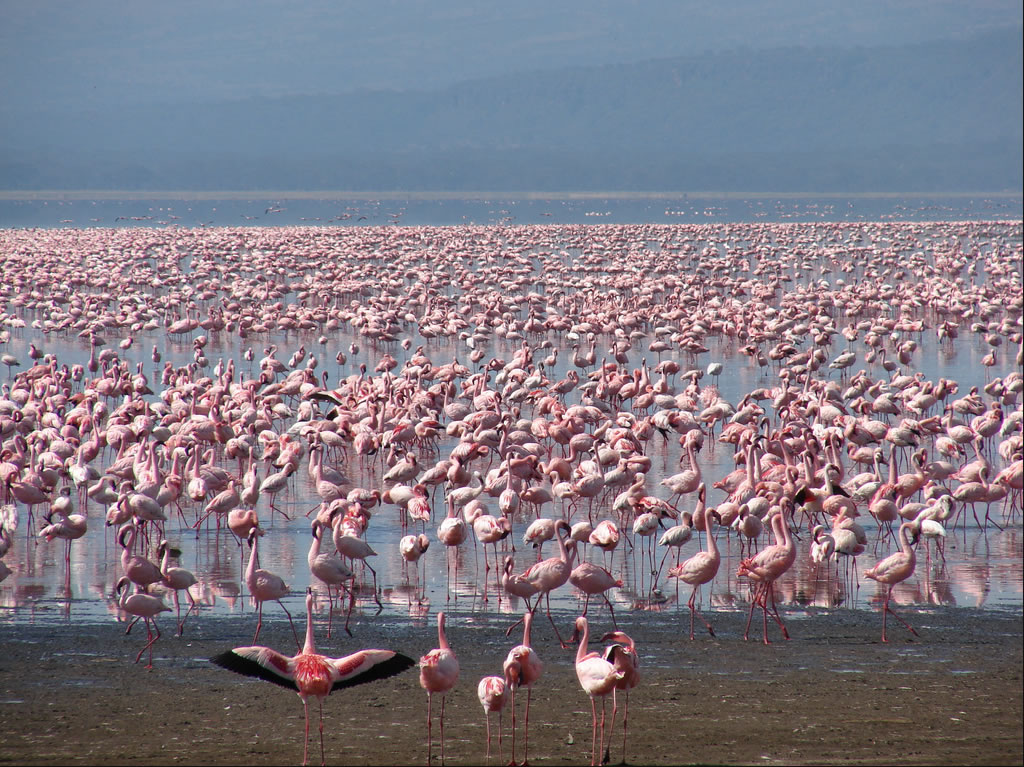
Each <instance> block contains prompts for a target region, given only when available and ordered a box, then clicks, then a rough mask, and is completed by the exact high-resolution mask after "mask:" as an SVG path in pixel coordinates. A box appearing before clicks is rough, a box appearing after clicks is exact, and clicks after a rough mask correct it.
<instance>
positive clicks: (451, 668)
mask: <svg viewBox="0 0 1024 767" xmlns="http://www.w3.org/2000/svg"><path fill="white" fill-rule="evenodd" d="M444 624H445V614H444V612H439V613H438V614H437V644H438V646H437V647H436V648H435V649H433V650H431V651H430V652H428V653H427V654H426V655H424V656H423V657H422V658H420V662H419V667H420V686H421V687H422V688H423V689H424V690H426V691H427V764H430V759H431V753H432V752H431V747H432V745H433V741H432V736H431V727H432V724H433V717H432V714H431V705H432V703H433V699H434V695H438V694H439V695H440V696H441V718H440V727H441V764H444V703H445V696H447V695H448V693H449V692H450V691H451V689H452V688H453V687H454V686H455V683H456V682H457V681H458V680H459V659H458V658H457V657H456V656H455V652H454V651H453V650H452V648H451V647H450V646H449V644H448V637H447V636H446V635H445V630H444Z"/></svg>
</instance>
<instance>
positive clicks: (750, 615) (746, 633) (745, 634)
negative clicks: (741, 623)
mask: <svg viewBox="0 0 1024 767" xmlns="http://www.w3.org/2000/svg"><path fill="white" fill-rule="evenodd" d="M760 588H761V586H760V584H758V586H757V588H756V589H755V590H754V596H753V598H752V599H751V600H750V612H749V613H747V627H746V628H745V629H743V638H744V639H745V640H746V639H748V638H749V635H750V621H751V620H752V619H753V617H754V607H756V606H757V603H758V602H757V594H758V592H759V591H760Z"/></svg>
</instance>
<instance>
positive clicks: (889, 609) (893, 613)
mask: <svg viewBox="0 0 1024 767" xmlns="http://www.w3.org/2000/svg"><path fill="white" fill-rule="evenodd" d="M891 596H892V586H890V587H889V593H888V594H886V596H885V605H884V607H883V608H882V641H883V642H886V641H888V640H887V639H886V638H885V615H886V613H892V615H893V617H894V618H896V620H898V621H899V622H900V623H902V624H903V625H904V626H906V627H907V630H908V631H909V632H910V633H911V634H913V635H914V636H921V635H920V634H918V633H917V632H916V631H915V630H914V627H913V626H911V625H910V624H909V623H907V622H906V621H905V620H903V618H901V617H900V616H899V615H898V614H897V613H896V611H895V610H893V609H892V608H891V607H889V597H891Z"/></svg>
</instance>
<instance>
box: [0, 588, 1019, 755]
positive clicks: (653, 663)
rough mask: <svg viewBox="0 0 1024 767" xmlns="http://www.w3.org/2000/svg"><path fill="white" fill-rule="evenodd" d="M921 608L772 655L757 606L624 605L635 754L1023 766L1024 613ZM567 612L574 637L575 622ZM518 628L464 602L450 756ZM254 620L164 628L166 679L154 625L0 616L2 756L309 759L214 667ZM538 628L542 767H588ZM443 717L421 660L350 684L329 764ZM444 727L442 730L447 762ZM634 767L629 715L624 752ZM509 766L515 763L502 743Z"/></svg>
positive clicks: (295, 739)
mask: <svg viewBox="0 0 1024 767" xmlns="http://www.w3.org/2000/svg"><path fill="white" fill-rule="evenodd" d="M903 609H904V610H906V613H905V614H906V617H907V618H908V619H909V620H910V622H911V623H912V624H913V625H914V626H915V628H917V630H918V631H919V633H920V637H913V636H911V635H910V634H909V633H908V632H906V630H905V629H903V628H902V627H901V626H900V625H899V624H898V623H896V622H892V621H890V625H889V632H890V634H889V638H890V642H889V643H888V644H882V643H881V642H880V641H879V638H880V628H881V620H880V618H879V616H878V614H877V612H875V613H872V612H868V611H863V610H849V611H843V610H835V611H830V612H827V611H824V610H820V611H810V612H803V611H789V612H784V613H783V616H784V618H786V620H787V624H788V627H789V631H790V635H791V636H792V639H791V640H789V641H785V640H783V639H781V637H780V635H779V633H778V629H777V628H776V627H774V626H770V627H769V638H770V639H772V643H771V644H770V645H767V646H766V645H764V644H763V643H762V642H761V625H760V622H759V620H758V618H757V616H755V621H754V625H753V626H752V628H751V640H750V641H744V640H743V638H742V634H743V628H744V624H745V621H746V613H745V612H740V611H729V612H725V611H715V612H712V613H711V614H710V617H711V619H712V621H713V623H714V625H715V628H716V634H717V637H716V638H711V637H710V636H708V635H707V633H706V632H705V633H704V634H698V635H697V639H696V641H693V642H691V641H690V640H689V638H688V636H687V632H688V628H689V620H688V616H686V615H685V614H684V613H676V612H672V613H671V614H668V613H662V614H657V613H648V612H637V613H633V614H627V615H624V616H620V621H619V622H620V628H623V629H624V630H626V631H627V632H629V633H630V634H631V635H632V636H633V637H634V639H635V640H636V642H637V645H638V650H639V652H640V657H641V662H642V673H643V676H642V681H641V683H640V686H639V687H637V688H636V690H634V692H633V694H632V696H631V698H630V703H629V736H628V741H627V744H626V748H627V753H626V759H627V761H628V762H629V763H630V764H693V763H714V764H775V763H781V764H1018V765H1019V764H1021V763H1022V761H1024V748H1022V722H1024V712H1022V695H1024V693H1022V689H1024V688H1022V665H1024V658H1022V646H1024V640H1022V623H1024V621H1022V617H1021V615H1020V614H1018V613H1014V612H1011V613H1000V612H991V611H980V610H978V611H974V610H969V609H946V608H937V609H913V608H903ZM591 617H592V619H593V621H594V627H593V628H594V631H595V632H597V634H598V636H599V635H600V632H603V631H605V630H607V629H609V628H610V625H605V624H607V623H609V621H608V616H607V614H603V615H602V614H600V613H599V614H596V615H592V616H591ZM433 618H434V616H433V615H431V616H430V619H429V620H428V621H416V620H410V619H400V620H394V619H389V620H388V622H387V623H386V624H385V623H384V622H383V621H381V622H380V623H376V622H374V620H373V619H364V620H362V621H361V622H360V623H359V624H358V625H356V626H355V632H354V633H355V637H354V638H348V637H346V636H344V635H341V636H338V635H337V634H335V636H334V637H333V638H332V639H330V640H328V639H327V638H326V636H325V631H324V629H323V627H322V626H321V625H319V623H318V629H317V636H318V650H320V651H321V652H323V653H324V654H328V655H344V654H346V653H347V652H351V651H354V650H356V649H358V648H360V647H389V648H392V649H396V650H399V651H401V652H404V653H406V654H408V655H410V656H412V657H413V658H417V659H418V658H419V656H420V655H421V654H423V653H424V652H426V651H427V650H429V649H431V648H432V647H434V646H435V645H436V641H437V636H436V628H435V624H434V622H433ZM558 619H559V624H560V628H561V629H562V630H563V631H565V632H568V631H569V630H570V627H571V620H572V616H571V615H569V614H568V613H566V614H564V615H561V616H558ZM510 622H511V618H509V617H507V616H500V617H499V616H492V615H485V616H479V615H473V614H470V613H460V612H459V610H458V608H457V607H456V608H454V609H452V610H451V612H450V619H449V629H448V634H449V639H450V641H451V644H452V647H453V648H454V649H455V651H456V652H457V653H458V656H459V659H460V663H461V676H460V679H459V682H458V684H457V685H456V687H455V689H454V690H453V691H452V693H450V695H449V696H448V701H447V706H446V721H445V731H446V736H447V738H446V744H445V750H446V761H447V763H448V764H452V765H459V764H482V763H484V762H485V758H484V754H485V751H484V747H485V736H484V719H483V710H482V708H481V706H480V704H479V702H478V701H477V698H476V685H477V681H478V680H479V679H480V678H481V677H482V676H484V675H487V674H493V673H500V669H501V663H502V661H503V659H504V657H505V654H506V653H507V651H508V649H510V648H511V647H512V646H513V645H514V644H517V643H518V639H519V638H520V637H519V634H518V631H517V632H515V633H514V634H513V636H512V637H511V638H509V639H506V638H505V636H504V629H505V627H507V626H508V625H509V623H510ZM253 628H254V626H253V623H252V616H251V615H250V616H247V617H240V618H238V619H224V620H207V621H202V620H200V621H198V622H196V623H194V624H192V625H190V626H188V627H187V633H186V635H185V637H183V638H178V637H175V636H172V635H171V632H172V631H173V622H172V621H168V620H166V619H165V620H164V621H163V629H164V632H165V633H164V636H163V637H162V638H161V639H160V641H159V642H157V644H156V645H155V651H156V652H155V655H154V668H153V669H152V670H151V671H147V670H146V669H145V668H144V664H145V658H144V659H143V661H142V663H140V664H135V663H133V661H134V659H135V655H136V653H137V651H138V649H139V648H140V647H141V646H142V643H143V641H144V638H145V632H144V630H143V629H142V627H141V626H137V627H136V628H135V629H133V631H132V633H131V634H130V635H129V636H125V635H124V624H117V623H115V622H113V621H111V622H110V623H108V624H95V625H84V626H83V625H70V624H60V623H57V624H55V625H53V624H48V625H45V626H43V625H37V626H25V625H10V624H8V625H3V626H0V648H2V651H0V689H2V694H0V730H2V732H3V737H2V739H0V763H4V764H69V763H70V764H112V765H113V764H176V763H185V764H194V763H197V764H295V763H299V762H300V761H301V759H302V727H303V718H302V705H301V703H300V701H299V699H298V697H297V696H296V695H295V694H294V693H292V692H290V691H288V690H285V689H282V688H280V687H277V686H274V685H271V684H267V683H266V682H262V681H259V680H252V679H248V678H245V677H241V676H237V675H235V674H232V673H231V672H228V671H225V670H223V669H221V668H218V667H216V666H214V665H213V664H211V663H209V662H208V661H207V659H208V658H209V657H210V656H212V655H214V654H216V653H218V652H221V651H223V650H225V649H228V648H230V647H232V646H237V645H245V644H249V643H250V639H251V631H252V630H253ZM300 630H301V626H300ZM534 634H535V635H534V642H533V644H534V647H535V648H536V649H537V650H538V652H539V653H540V655H541V658H542V660H543V661H544V663H545V670H544V675H543V677H542V679H541V680H540V682H538V683H537V685H536V686H535V689H534V694H533V701H532V707H531V711H530V753H529V758H530V762H531V763H533V764H536V765H543V764H589V763H590V758H591V754H590V737H591V730H590V727H591V715H590V703H589V699H588V698H587V697H586V696H585V694H584V693H583V691H582V690H581V689H580V687H579V684H578V682H577V680H576V675H575V673H574V666H573V661H574V657H575V652H574V650H572V649H569V650H562V649H560V648H559V645H558V643H557V641H556V640H555V638H554V634H553V632H552V629H551V625H550V624H549V623H548V622H547V620H546V618H544V617H543V616H539V620H538V621H537V622H536V623H535V628H534ZM260 641H261V643H265V644H268V645H271V646H274V647H276V648H279V649H281V650H284V651H290V649H291V647H293V646H294V640H293V639H292V638H291V631H290V629H289V628H288V624H287V622H286V621H283V620H281V621H277V620H275V621H273V622H271V623H269V624H267V623H265V625H264V632H263V634H262V635H261V637H260ZM521 701H522V699H521ZM521 705H522V702H520V706H521ZM426 711H427V700H426V694H425V693H424V692H423V690H422V689H421V688H420V686H419V682H418V675H417V671H416V669H411V670H409V671H407V672H404V673H403V674H402V675H400V676H398V677H395V678H392V679H389V680H386V681H383V682H377V683H374V684H371V685H364V686H361V687H357V688H353V689H350V690H343V691H340V692H338V693H336V694H334V695H332V696H331V697H329V698H328V699H327V701H326V702H325V705H324V716H325V735H324V737H325V745H326V757H327V763H328V764H365V765H372V764H379V765H386V764H425V763H426V761H427V746H426ZM436 712H437V707H436V706H435V715H436ZM509 713H510V712H509V711H508V710H506V712H505V717H504V724H505V728H506V736H505V741H504V744H503V748H504V750H505V753H504V756H505V761H507V760H508V756H509V754H508V749H509V746H510V739H509V733H508V727H509V725H510V722H511V717H510V716H509ZM608 713H609V717H610V714H611V701H609V705H608ZM310 714H311V719H312V733H311V735H312V737H311V740H310V762H311V763H318V762H319V756H320V755H319V742H318V739H317V736H316V716H317V709H316V706H315V705H311V706H310ZM494 721H495V723H496V722H497V719H496V718H495V720H494ZM519 721H520V726H521V724H522V714H521V709H520V714H519ZM437 736H438V729H437V726H436V723H435V726H434V737H435V746H434V758H435V761H439V760H438V758H437V757H438V754H439V748H438V743H437V741H436V738H437ZM521 745H522V740H521V735H520V739H519V742H518V746H519V748H520V749H521ZM495 748H496V744H495ZM517 757H519V758H521V757H522V754H521V753H518V754H517ZM621 760H622V730H621V719H620V723H617V724H616V730H615V733H614V735H613V736H612V745H611V761H612V763H619V762H621ZM492 762H493V763H494V764H499V763H501V762H499V761H498V759H497V756H496V754H495V755H492Z"/></svg>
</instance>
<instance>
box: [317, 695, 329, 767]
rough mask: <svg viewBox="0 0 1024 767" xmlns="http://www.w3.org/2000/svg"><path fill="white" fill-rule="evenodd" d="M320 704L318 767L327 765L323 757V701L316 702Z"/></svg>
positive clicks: (325, 758)
mask: <svg viewBox="0 0 1024 767" xmlns="http://www.w3.org/2000/svg"><path fill="white" fill-rule="evenodd" d="M317 702H318V703H319V704H320V767H324V765H325V764H327V757H325V756H324V701H323V699H322V698H321V699H320V700H318V701H317Z"/></svg>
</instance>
